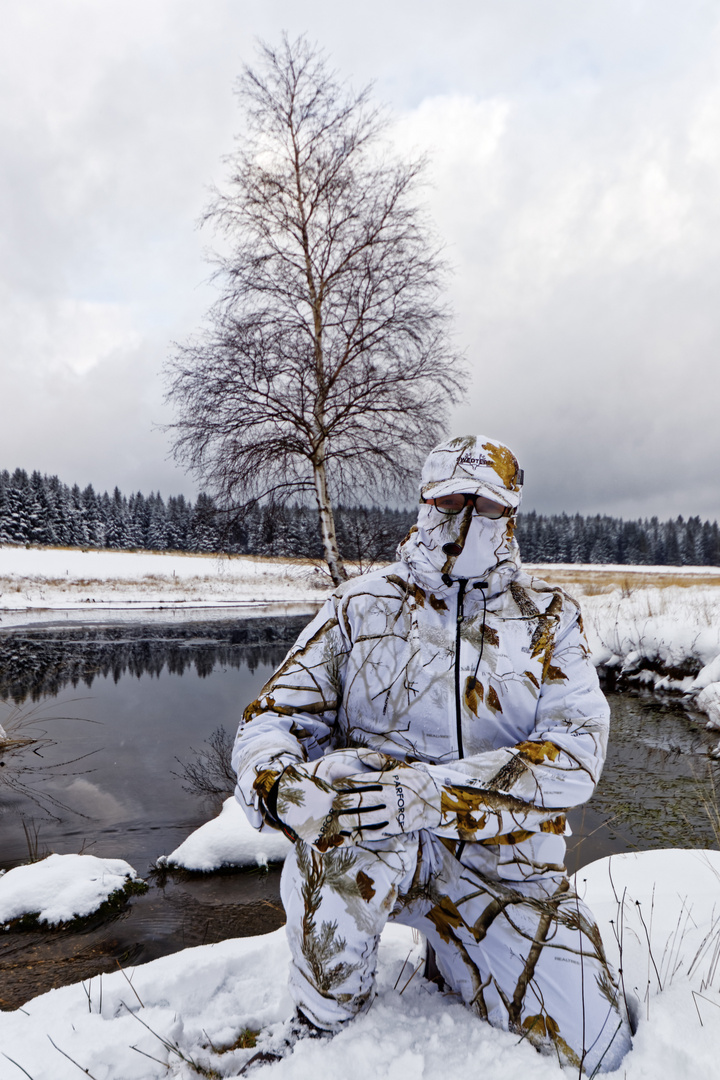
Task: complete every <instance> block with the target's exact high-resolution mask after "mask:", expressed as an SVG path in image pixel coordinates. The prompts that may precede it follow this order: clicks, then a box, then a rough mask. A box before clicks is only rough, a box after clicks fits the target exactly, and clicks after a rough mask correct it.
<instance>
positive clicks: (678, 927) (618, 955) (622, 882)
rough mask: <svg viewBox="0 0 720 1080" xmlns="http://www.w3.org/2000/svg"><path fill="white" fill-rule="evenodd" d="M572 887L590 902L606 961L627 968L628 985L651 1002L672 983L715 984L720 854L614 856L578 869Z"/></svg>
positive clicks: (687, 851)
mask: <svg viewBox="0 0 720 1080" xmlns="http://www.w3.org/2000/svg"><path fill="white" fill-rule="evenodd" d="M574 884H575V888H576V890H577V893H578V895H579V896H580V898H581V899H587V900H588V902H589V903H590V906H591V908H592V912H593V915H594V916H595V919H596V920H597V924H598V926H599V927H600V933H601V934H602V938H603V942H604V944H605V950H606V952H607V954H608V959H609V960H610V962H611V963H612V964H613V965H614V967H615V969H616V970H617V969H622V970H623V972H624V973H625V974H624V980H625V981H624V985H625V988H626V990H628V991H631V992H634V993H635V994H636V996H637V997H638V998H639V999H645V997H646V994H647V993H648V992H650V993H653V994H657V993H659V992H660V991H661V990H667V989H668V988H669V986H670V984H671V983H673V982H675V983H686V984H687V982H689V983H690V987H691V988H692V989H694V990H696V991H698V992H700V991H701V989H702V988H703V987H705V988H707V987H708V986H709V985H712V984H713V982H714V980H715V979H716V977H717V974H718V971H717V955H718V950H720V851H712V850H709V849H707V850H706V849H692V848H666V849H661V850H658V851H640V852H629V853H627V854H623V855H610V856H608V857H607V858H605V859H599V860H598V861H597V862H594V863H591V864H590V865H589V866H584V867H583V868H582V869H581V870H578V872H577V874H576V875H575V878H574ZM648 979H649V982H648ZM717 989H720V987H717ZM717 989H716V988H714V992H715V993H717Z"/></svg>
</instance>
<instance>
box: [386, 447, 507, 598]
mask: <svg viewBox="0 0 720 1080" xmlns="http://www.w3.org/2000/svg"><path fill="white" fill-rule="evenodd" d="M522 482H523V473H522V470H521V469H520V468H519V467H518V463H517V459H516V458H515V455H514V454H513V452H512V451H511V450H510V449H509V448H508V447H507V446H505V445H504V444H503V443H501V442H498V440H497V439H493V438H489V437H488V436H484V435H469V436H463V437H461V438H457V439H451V440H450V442H446V443H441V444H440V446H436V447H435V449H434V450H432V451H431V453H430V455H429V456H428V458H427V461H426V462H425V465H424V467H423V471H422V478H421V486H420V494H421V497H422V498H423V499H432V498H437V497H439V496H440V495H452V494H455V493H457V492H465V493H468V494H472V495H475V494H478V495H484V496H485V497H486V498H488V499H492V500H493V501H494V502H497V503H500V504H501V505H502V506H507V507H509V508H510V509H511V510H512V514H511V515H510V516H508V517H502V518H498V519H497V520H492V519H490V518H484V517H480V516H479V515H478V514H477V513H476V512H475V510H474V508H473V506H472V505H468V506H466V507H465V509H464V510H463V511H461V512H460V513H459V514H443V513H441V512H440V511H439V510H437V509H436V508H435V507H434V506H432V505H430V504H429V503H424V502H423V503H422V504H421V506H420V510H419V513H418V522H417V529H416V531H414V532H413V533H412V534H411V536H410V537H409V538H408V540H407V541H406V542H405V543H404V544H403V545H402V546H401V548H400V550H399V554H400V556H401V558H403V559H405V560H406V561H408V562H410V563H411V564H416V565H418V564H423V563H425V564H429V565H428V566H427V569H431V568H432V569H433V570H435V571H436V572H440V573H441V574H443V575H447V576H449V577H450V578H454V579H457V578H468V579H470V578H480V577H483V576H484V575H486V574H488V573H489V572H490V571H492V570H494V569H495V567H497V566H498V565H499V564H500V563H503V562H506V561H512V562H515V561H516V559H517V554H518V553H517V544H516V543H515V541H514V540H513V534H514V531H515V511H516V510H517V507H518V506H519V505H520V498H521V493H522V490H521V489H522ZM458 549H459V550H458ZM418 568H420V565H418Z"/></svg>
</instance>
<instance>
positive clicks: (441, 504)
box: [423, 492, 513, 520]
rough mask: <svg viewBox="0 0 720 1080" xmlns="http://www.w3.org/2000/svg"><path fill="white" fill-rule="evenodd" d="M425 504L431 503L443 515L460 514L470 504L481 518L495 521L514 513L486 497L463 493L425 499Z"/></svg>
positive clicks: (507, 507)
mask: <svg viewBox="0 0 720 1080" xmlns="http://www.w3.org/2000/svg"><path fill="white" fill-rule="evenodd" d="M423 502H426V503H430V505H431V506H434V507H435V509H436V510H439V511H440V513H441V514H460V513H461V512H462V511H463V510H464V509H465V507H466V506H467V505H468V503H472V505H473V506H474V507H475V513H476V514H477V515H478V516H479V517H485V518H492V519H493V520H496V519H497V518H501V517H509V516H510V514H512V512H513V508H512V507H511V506H502V505H501V504H500V503H497V502H493V500H492V499H486V498H485V496H484V495H465V494H463V493H461V492H459V493H458V494H457V495H440V496H438V498H437V499H423Z"/></svg>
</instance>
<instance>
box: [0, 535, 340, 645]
mask: <svg viewBox="0 0 720 1080" xmlns="http://www.w3.org/2000/svg"><path fill="white" fill-rule="evenodd" d="M330 587H331V583H330V579H329V577H328V576H327V574H326V573H325V572H324V570H323V569H322V564H316V563H314V562H312V561H310V560H303V559H270V558H267V559H264V558H260V557H253V556H245V555H233V556H227V555H223V556H218V555H184V554H180V553H176V554H171V555H166V554H162V553H160V552H150V551H138V552H134V551H92V550H87V551H85V550H83V549H82V548H24V547H13V546H9V545H1V546H0V610H2V611H4V612H5V611H7V612H12V611H25V610H28V609H31V610H34V609H47V608H50V609H62V610H68V609H70V610H72V609H79V610H83V609H84V608H87V607H88V606H96V607H97V606H98V605H100V606H102V607H103V608H105V609H113V608H118V607H120V608H122V607H127V606H128V605H130V606H137V605H145V606H150V607H157V606H172V605H174V604H183V605H184V606H187V605H197V606H203V605H217V604H243V603H253V604H254V603H264V602H267V601H273V600H274V601H283V602H287V601H296V602H297V601H301V602H317V601H318V599H321V598H322V593H323V592H324V591H326V590H327V589H328V588H330ZM3 625H4V626H7V625H8V621H7V619H3Z"/></svg>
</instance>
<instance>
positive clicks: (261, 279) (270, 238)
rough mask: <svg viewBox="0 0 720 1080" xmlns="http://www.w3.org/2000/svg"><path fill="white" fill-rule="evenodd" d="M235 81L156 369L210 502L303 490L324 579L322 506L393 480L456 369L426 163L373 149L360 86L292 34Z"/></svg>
mask: <svg viewBox="0 0 720 1080" xmlns="http://www.w3.org/2000/svg"><path fill="white" fill-rule="evenodd" d="M237 89H238V96H239V98H240V103H241V105H242V107H243V110H244V117H245V132H244V134H243V136H242V138H241V139H240V140H239V142H238V148H237V149H236V151H235V153H234V154H232V155H231V157H230V158H229V159H228V165H229V173H230V174H229V179H228V183H227V186H226V187H225V188H224V189H223V190H222V191H217V192H215V194H214V196H213V200H212V202H211V204H210V206H209V207H208V209H207V211H206V214H205V218H204V220H205V221H206V222H208V223H210V224H211V225H213V226H214V228H215V229H216V230H217V231H218V232H219V233H220V234H221V235H222V236H223V237H224V238H225V241H226V252H225V254H223V255H221V256H218V257H217V258H216V259H215V264H216V269H215V281H216V283H217V284H218V286H219V296H218V300H217V302H216V303H215V305H214V306H213V307H212V308H211V310H210V312H209V314H208V318H207V322H206V325H205V327H204V329H203V330H202V331H201V332H200V333H199V334H198V336H196V337H195V338H194V339H192V340H190V341H188V342H186V343H184V344H181V345H178V346H177V347H176V349H175V352H174V354H173V356H172V359H171V360H170V362H169V364H168V380H169V389H168V398H169V400H171V401H172V402H173V403H174V405H175V406H176V409H177V420H176V422H175V423H174V424H173V425H171V430H172V431H173V435H174V453H175V456H176V458H177V460H179V461H181V462H182V463H183V464H185V465H186V466H187V467H189V468H190V469H191V470H193V471H194V472H195V473H196V474H197V476H198V477H199V478H200V480H201V481H202V482H203V484H205V485H206V486H207V487H208V488H209V489H210V490H212V491H213V493H214V494H215V495H216V497H217V499H218V502H219V503H220V505H221V506H222V505H225V506H230V505H231V504H232V505H234V506H235V507H237V506H238V505H242V504H245V505H250V504H251V503H253V502H256V501H257V500H258V499H262V498H267V497H270V498H273V497H278V496H279V495H281V494H282V495H283V497H287V496H288V495H290V494H296V495H297V494H299V495H300V496H302V495H303V494H304V493H309V492H310V491H312V492H313V493H314V496H315V500H316V503H317V507H318V514H319V520H320V526H321V532H322V536H323V543H324V549H325V557H326V559H327V561H328V565H329V567H330V571H331V575H332V577H333V580H334V581H339V580H340V579H342V578H343V577H344V576H345V571H344V568H343V565H342V560H341V558H340V555H339V552H338V551H337V543H336V541H335V526H334V520H333V512H332V505H333V501H334V500H336V499H337V498H338V497H339V495H340V493H342V492H351V493H352V494H353V495H358V494H359V493H361V492H362V493H365V494H368V495H371V496H373V497H378V496H379V497H380V498H382V497H383V495H384V494H385V493H386V492H387V490H388V487H389V486H391V487H392V490H393V491H394V492H397V491H399V490H402V488H403V487H406V486H407V485H408V483H409V480H410V478H411V477H412V475H413V473H414V472H415V470H416V469H417V467H418V465H419V463H420V460H421V458H422V456H423V455H424V454H425V453H426V452H427V450H428V449H429V448H430V447H431V446H432V445H434V444H435V443H436V442H437V441H439V439H440V438H441V437H442V434H443V431H444V425H445V420H446V416H447V411H448V408H449V407H450V405H451V404H452V403H453V402H454V401H456V400H457V398H458V395H459V393H460V391H461V389H462V387H463V385H464V381H465V366H464V363H463V362H462V359H461V358H460V357H459V356H458V354H457V353H456V352H455V351H454V350H453V348H452V345H451V343H450V340H449V334H448V321H449V316H448V312H447V311H446V309H445V307H444V306H443V304H442V301H441V289H442V286H443V279H444V274H445V267H444V264H443V262H442V259H441V257H440V252H439V247H438V244H437V242H436V240H435V238H434V235H433V231H432V229H431V227H430V225H429V223H428V221H427V220H426V217H425V215H424V213H423V211H422V210H421V208H420V206H419V204H418V191H419V184H420V182H421V179H422V174H423V168H424V162H423V161H422V160H411V161H400V160H395V159H391V158H390V157H389V156H388V154H387V153H386V152H385V151H384V149H383V145H382V135H383V132H384V129H385V126H386V119H385V117H384V115H383V114H382V113H381V112H380V111H379V110H378V109H376V108H374V107H373V106H372V105H371V103H370V90H369V88H365V89H364V90H362V91H361V92H360V93H353V92H352V91H350V90H349V89H348V88H347V87H346V86H344V85H342V84H341V83H340V82H339V81H338V79H337V77H336V75H335V74H334V73H333V72H332V71H330V70H329V68H328V66H327V62H326V59H325V57H324V56H323V54H322V53H321V52H320V51H319V50H318V49H317V48H316V47H313V46H312V45H311V44H310V43H309V42H308V41H307V40H306V39H305V38H300V39H298V40H297V41H294V42H290V41H289V40H288V39H287V38H284V39H283V41H282V43H281V45H280V48H279V49H273V48H271V47H270V46H269V45H262V46H261V66H260V67H259V68H258V69H253V68H246V69H245V71H244V73H243V75H242V76H241V78H240V80H239V83H238V88H237Z"/></svg>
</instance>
